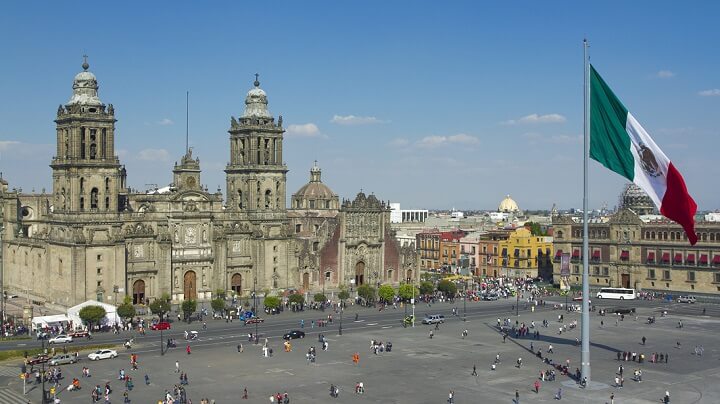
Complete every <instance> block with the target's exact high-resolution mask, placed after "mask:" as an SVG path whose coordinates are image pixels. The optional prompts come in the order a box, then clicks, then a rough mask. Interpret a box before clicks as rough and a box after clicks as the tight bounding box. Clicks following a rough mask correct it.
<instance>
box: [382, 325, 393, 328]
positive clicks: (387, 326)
mask: <svg viewBox="0 0 720 404" xmlns="http://www.w3.org/2000/svg"><path fill="white" fill-rule="evenodd" d="M392 327H393V326H391V325H386V326H384V327H380V328H392Z"/></svg>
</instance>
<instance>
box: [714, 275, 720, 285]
mask: <svg viewBox="0 0 720 404" xmlns="http://www.w3.org/2000/svg"><path fill="white" fill-rule="evenodd" d="M713 275H715V283H720V273H718V274H713Z"/></svg>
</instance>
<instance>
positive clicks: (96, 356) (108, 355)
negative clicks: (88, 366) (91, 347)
mask: <svg viewBox="0 0 720 404" xmlns="http://www.w3.org/2000/svg"><path fill="white" fill-rule="evenodd" d="M117 356H118V353H117V351H115V350H112V349H101V350H99V351H95V352H93V353H91V354H90V355H88V359H90V360H91V361H99V360H100V359H113V358H117Z"/></svg>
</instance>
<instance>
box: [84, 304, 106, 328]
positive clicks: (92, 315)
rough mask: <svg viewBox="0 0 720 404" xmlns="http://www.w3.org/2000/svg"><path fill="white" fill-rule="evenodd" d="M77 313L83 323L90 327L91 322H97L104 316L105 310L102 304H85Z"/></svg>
mask: <svg viewBox="0 0 720 404" xmlns="http://www.w3.org/2000/svg"><path fill="white" fill-rule="evenodd" d="M78 314H79V315H80V319H81V320H82V321H83V322H84V323H87V325H88V328H92V326H93V324H97V323H99V322H100V320H102V319H103V318H105V315H106V314H107V312H106V311H105V308H104V307H102V306H85V307H83V308H82V309H80V313H78Z"/></svg>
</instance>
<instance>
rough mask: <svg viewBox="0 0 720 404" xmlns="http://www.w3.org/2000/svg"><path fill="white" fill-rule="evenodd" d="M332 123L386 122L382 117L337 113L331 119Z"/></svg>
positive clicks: (362, 123) (360, 123)
mask: <svg viewBox="0 0 720 404" xmlns="http://www.w3.org/2000/svg"><path fill="white" fill-rule="evenodd" d="M330 122H332V123H336V124H338V125H371V124H375V123H385V121H382V120H380V119H377V118H375V117H374V116H355V115H346V116H342V115H335V116H333V118H332V119H331V120H330Z"/></svg>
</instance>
